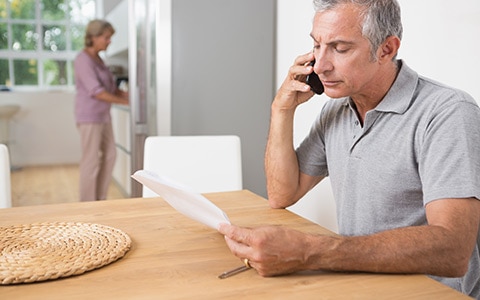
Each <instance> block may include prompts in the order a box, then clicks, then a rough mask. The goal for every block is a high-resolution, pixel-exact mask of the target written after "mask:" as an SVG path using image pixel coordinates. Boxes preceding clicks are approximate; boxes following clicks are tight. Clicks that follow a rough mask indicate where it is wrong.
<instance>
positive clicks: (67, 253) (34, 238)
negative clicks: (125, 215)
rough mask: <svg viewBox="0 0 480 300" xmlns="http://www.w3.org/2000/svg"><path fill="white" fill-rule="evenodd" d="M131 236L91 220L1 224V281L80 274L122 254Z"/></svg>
mask: <svg viewBox="0 0 480 300" xmlns="http://www.w3.org/2000/svg"><path fill="white" fill-rule="evenodd" d="M130 245H131V240H130V237H129V236H128V235H127V234H126V233H124V232H122V231H120V230H118V229H115V228H112V227H108V226H104V225H99V224H88V223H37V224H28V225H15V226H8V227H0V284H2V285H7V284H14V283H28V282H36V281H44V280H51V279H57V278H60V277H68V276H72V275H79V274H82V273H85V272H87V271H90V270H93V269H96V268H100V267H102V266H105V265H107V264H109V263H111V262H114V261H115V260H117V259H119V258H121V257H123V256H124V255H125V253H126V252H127V251H128V250H129V249H130Z"/></svg>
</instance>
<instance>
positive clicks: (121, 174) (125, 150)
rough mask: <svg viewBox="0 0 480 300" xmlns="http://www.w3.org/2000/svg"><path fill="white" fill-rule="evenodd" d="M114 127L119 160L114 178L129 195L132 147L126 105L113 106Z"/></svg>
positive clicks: (114, 169) (128, 112)
mask: <svg viewBox="0 0 480 300" xmlns="http://www.w3.org/2000/svg"><path fill="white" fill-rule="evenodd" d="M111 114H112V127H113V135H114V137H115V144H116V146H117V160H116V161H115V167H114V168H113V180H114V181H115V183H116V184H117V185H118V186H119V188H120V189H121V190H122V192H123V193H124V194H125V195H126V196H129V195H130V194H131V178H130V175H131V174H132V172H131V166H130V165H131V163H130V156H131V149H130V109H129V108H128V107H125V106H119V105H118V106H117V105H114V106H112V110H111Z"/></svg>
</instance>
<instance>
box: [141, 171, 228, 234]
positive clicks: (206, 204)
mask: <svg viewBox="0 0 480 300" xmlns="http://www.w3.org/2000/svg"><path fill="white" fill-rule="evenodd" d="M132 178H133V179H135V180H136V181H138V182H140V183H141V184H143V185H144V186H146V187H148V188H149V189H151V190H152V191H154V192H155V193H157V194H158V195H159V196H160V197H162V198H163V199H165V201H167V202H168V204H170V205H171V206H172V207H173V208H175V209H176V210H177V211H179V212H180V213H182V214H184V215H185V216H187V217H189V218H192V219H193V220H196V221H198V222H200V223H203V224H205V225H207V226H209V227H211V228H213V229H215V230H218V226H219V225H220V223H228V224H230V220H229V219H228V216H227V215H226V214H225V212H223V211H222V210H221V209H220V208H218V206H216V205H215V204H213V203H212V202H211V201H210V200H208V199H207V198H205V197H204V196H202V195H201V194H199V193H196V192H193V191H192V190H191V189H190V188H189V187H186V186H183V185H182V184H180V183H178V182H173V181H172V180H171V179H168V178H166V177H164V176H159V175H158V174H155V173H154V172H151V171H147V170H139V171H137V172H135V174H133V175H132Z"/></svg>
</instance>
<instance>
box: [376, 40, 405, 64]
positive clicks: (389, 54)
mask: <svg viewBox="0 0 480 300" xmlns="http://www.w3.org/2000/svg"><path fill="white" fill-rule="evenodd" d="M399 48H400V39H399V38H398V37H397V36H393V35H391V36H389V37H387V39H386V40H385V42H383V44H382V45H380V47H379V48H378V50H377V57H378V60H379V61H384V62H391V61H392V59H393V58H394V57H395V55H397V53H398V49H399Z"/></svg>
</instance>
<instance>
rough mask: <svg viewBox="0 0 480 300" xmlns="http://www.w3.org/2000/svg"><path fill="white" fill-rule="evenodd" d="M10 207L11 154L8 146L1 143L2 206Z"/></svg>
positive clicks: (0, 202) (0, 195)
mask: <svg viewBox="0 0 480 300" xmlns="http://www.w3.org/2000/svg"><path fill="white" fill-rule="evenodd" d="M8 207H12V193H11V186H10V156H9V155H8V148H7V146H5V145H4V144H0V208H8Z"/></svg>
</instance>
